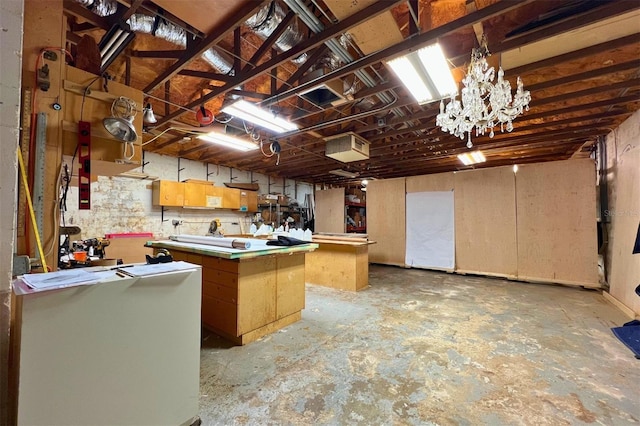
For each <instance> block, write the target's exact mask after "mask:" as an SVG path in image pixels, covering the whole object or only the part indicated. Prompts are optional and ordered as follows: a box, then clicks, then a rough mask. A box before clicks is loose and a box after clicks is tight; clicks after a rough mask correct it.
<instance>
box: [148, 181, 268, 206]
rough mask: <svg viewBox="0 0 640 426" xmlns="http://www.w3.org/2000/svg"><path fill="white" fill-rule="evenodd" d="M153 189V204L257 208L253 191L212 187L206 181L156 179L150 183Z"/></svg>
mask: <svg viewBox="0 0 640 426" xmlns="http://www.w3.org/2000/svg"><path fill="white" fill-rule="evenodd" d="M152 189H153V205H154V206H164V207H186V208H209V209H229V210H241V211H257V210H258V196H257V194H256V193H255V192H253V193H252V191H242V190H239V189H235V188H225V187H223V186H214V185H213V183H206V182H205V181H195V182H189V181H187V182H175V181H169V180H157V181H155V182H153V184H152Z"/></svg>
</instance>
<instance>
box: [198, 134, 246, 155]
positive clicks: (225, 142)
mask: <svg viewBox="0 0 640 426" xmlns="http://www.w3.org/2000/svg"><path fill="white" fill-rule="evenodd" d="M198 139H200V140H203V141H205V142H211V143H215V144H218V145H222V146H226V147H227V148H233V149H237V150H239V151H245V152H246V151H251V150H254V149H258V145H257V144H255V143H253V142H250V141H247V140H244V139H240V138H236V137H233V136H229V135H225V134H224V133H218V132H210V133H206V134H204V135H200V136H198Z"/></svg>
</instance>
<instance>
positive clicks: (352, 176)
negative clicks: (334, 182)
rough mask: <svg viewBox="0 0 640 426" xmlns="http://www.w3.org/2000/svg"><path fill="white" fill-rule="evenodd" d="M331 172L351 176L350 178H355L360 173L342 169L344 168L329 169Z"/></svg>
mask: <svg viewBox="0 0 640 426" xmlns="http://www.w3.org/2000/svg"><path fill="white" fill-rule="evenodd" d="M329 173H331V174H332V175H336V176H342V177H346V178H349V179H353V178H355V177H358V175H359V173H354V172H348V171H346V170H342V169H336V170H329Z"/></svg>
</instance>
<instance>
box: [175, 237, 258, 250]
mask: <svg viewBox="0 0 640 426" xmlns="http://www.w3.org/2000/svg"><path fill="white" fill-rule="evenodd" d="M169 239H170V240H172V241H178V242H182V243H195V244H205V245H209V246H218V247H227V248H236V249H245V250H246V249H248V248H251V242H250V241H247V240H242V239H237V238H224V237H204V236H201V235H185V234H182V235H171V236H170V237H169Z"/></svg>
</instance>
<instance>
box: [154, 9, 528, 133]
mask: <svg viewBox="0 0 640 426" xmlns="http://www.w3.org/2000/svg"><path fill="white" fill-rule="evenodd" d="M400 1H401V0H388V1H383V2H374V3H373V4H371V6H368V7H366V8H364V9H362V10H360V11H359V12H356V13H354V14H353V15H351V16H349V17H348V18H346V19H344V20H342V21H340V22H338V23H337V24H335V25H332V26H330V27H328V28H326V29H325V30H323V31H321V32H319V33H317V34H315V35H314V36H313V37H311V38H309V39H307V40H305V41H303V42H301V43H299V44H297V45H296V46H293V47H292V48H291V49H289V50H287V51H286V52H283V53H281V54H279V55H278V56H276V57H274V58H271V59H270V60H268V61H266V62H264V63H262V64H260V65H259V66H257V67H255V68H253V69H251V70H249V71H248V72H246V73H239V75H237V76H235V77H234V79H233V81H232V82H230V83H228V84H226V85H224V86H222V87H220V88H219V89H218V90H214V91H212V92H210V93H208V94H207V95H205V96H203V97H202V98H200V99H197V100H195V101H193V102H191V103H189V104H188V105H185V108H186V109H192V108H194V107H195V106H197V105H201V104H203V103H204V102H207V101H208V100H210V99H213V98H215V97H216V96H220V95H223V94H225V93H227V92H229V91H230V90H232V89H233V88H235V87H237V86H240V85H242V84H244V83H246V82H248V81H250V80H252V79H254V78H255V77H257V76H259V75H262V74H264V73H266V72H268V71H270V70H271V69H272V68H274V67H276V66H278V65H280V64H282V63H284V62H287V61H289V60H290V59H292V58H296V57H298V56H299V55H300V54H302V53H304V52H306V51H308V50H311V49H313V48H314V47H317V46H319V45H321V44H323V43H324V42H326V41H327V40H330V39H332V38H334V37H336V36H338V35H339V34H342V33H344V32H345V31H347V30H348V29H350V28H351V27H354V26H356V25H358V24H359V23H361V22H362V21H363V20H366V19H370V18H373V17H375V16H378V15H379V14H381V13H383V12H386V11H387V10H389V9H391V8H392V7H394V6H395V5H396V4H397V3H399V2H400ZM514 1H527V0H514ZM227 31H228V30H227ZM165 74H167V73H165ZM161 77H162V76H161ZM167 78H168V77H167ZM149 86H151V85H149ZM144 91H145V92H148V90H147V89H145V90H144ZM277 97H278V96H276V97H275V98H277ZM182 114H184V111H180V110H177V111H174V112H173V113H171V114H169V115H168V116H165V117H162V118H161V119H160V120H158V122H157V123H156V127H157V126H161V125H162V124H164V123H166V122H167V121H169V120H173V119H175V118H177V117H179V116H181V115H182Z"/></svg>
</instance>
